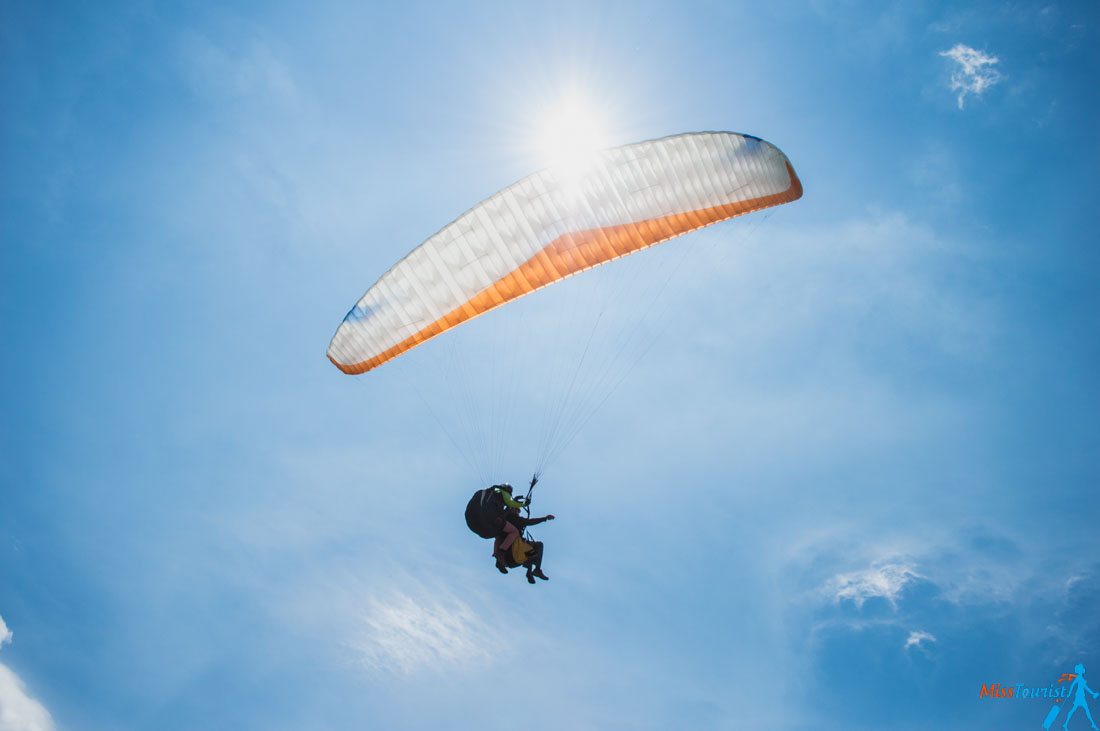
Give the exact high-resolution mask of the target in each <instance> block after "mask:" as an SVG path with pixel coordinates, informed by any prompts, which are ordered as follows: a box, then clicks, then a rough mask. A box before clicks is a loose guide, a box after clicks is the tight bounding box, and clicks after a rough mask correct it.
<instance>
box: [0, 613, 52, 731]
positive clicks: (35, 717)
mask: <svg viewBox="0 0 1100 731" xmlns="http://www.w3.org/2000/svg"><path fill="white" fill-rule="evenodd" d="M11 640H12V631H11V630H9V629H8V625H7V624H6V623H5V622H4V618H3V617H0V646H3V645H5V644H7V643H10V642H11ZM53 728H54V725H53V718H52V717H51V716H50V712H49V711H47V710H46V707H45V706H43V705H42V704H41V703H39V702H38V701H36V700H35V699H34V698H31V696H30V695H29V694H28V693H27V688H26V686H25V685H24V684H23V681H22V680H21V679H20V678H19V676H18V675H16V674H15V673H14V672H12V670H11V668H9V667H8V666H7V665H4V664H3V663H0V730H2V731H51V729H53Z"/></svg>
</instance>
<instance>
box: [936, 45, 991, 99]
mask: <svg viewBox="0 0 1100 731" xmlns="http://www.w3.org/2000/svg"><path fill="white" fill-rule="evenodd" d="M940 55H941V56H944V57H946V58H949V59H951V60H952V61H954V62H955V67H954V69H953V70H952V71H951V90H952V91H955V92H958V102H959V109H962V108H963V105H964V104H965V102H966V97H967V96H968V95H970V94H973V95H974V96H981V95H982V94H984V93H985V91H986V90H987V89H989V87H991V86H993V85H994V84H996V83H997V82H998V81H1000V80H1001V74H1000V72H999V71H997V69H996V68H995V66H996V65H997V64H999V63H1000V62H1001V60H1000V59H999V58H997V57H996V56H993V55H990V54H988V53H985V52H984V51H979V50H978V49H976V48H971V47H970V46H967V45H965V44H962V43H956V44H955V45H954V46H953V47H952V48H950V49H948V50H946V51H941V52H940Z"/></svg>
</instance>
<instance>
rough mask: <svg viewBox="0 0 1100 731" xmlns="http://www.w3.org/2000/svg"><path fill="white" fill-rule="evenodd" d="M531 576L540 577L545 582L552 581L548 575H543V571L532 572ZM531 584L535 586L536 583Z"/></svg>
mask: <svg viewBox="0 0 1100 731" xmlns="http://www.w3.org/2000/svg"><path fill="white" fill-rule="evenodd" d="M531 574H534V575H535V576H537V577H539V578H540V579H542V580H543V581H550V577H549V576H547V575H546V574H544V573H542V569H535V570H534V571H532V572H531ZM531 574H528V576H530V575H531ZM531 583H532V584H533V583H535V582H533V581H532V582H531Z"/></svg>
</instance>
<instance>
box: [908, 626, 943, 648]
mask: <svg viewBox="0 0 1100 731" xmlns="http://www.w3.org/2000/svg"><path fill="white" fill-rule="evenodd" d="M935 641H936V638H935V636H934V635H933V634H932V633H931V632H925V631H924V630H920V629H917V630H913V631H911V632H910V633H909V637H908V639H906V640H905V647H903V648H902V649H904V650H908V649H909V648H911V647H915V648H917V649H918V650H919V649H922V648H923V647H924V644H925V643H927V642H935Z"/></svg>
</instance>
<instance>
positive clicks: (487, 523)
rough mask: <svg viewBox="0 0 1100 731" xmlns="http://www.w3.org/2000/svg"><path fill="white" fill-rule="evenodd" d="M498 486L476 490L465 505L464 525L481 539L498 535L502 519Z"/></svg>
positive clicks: (501, 504) (501, 503)
mask: <svg viewBox="0 0 1100 731" xmlns="http://www.w3.org/2000/svg"><path fill="white" fill-rule="evenodd" d="M499 487H500V485H493V486H492V487H486V488H485V489H483V490H478V491H477V492H475V493H474V496H473V497H472V498H470V502H468V503H466V525H467V526H468V527H469V528H470V530H472V531H473V532H474V533H477V534H478V535H479V536H481V537H482V538H496V536H497V534H498V533H500V519H501V518H502V517H504V509H505V506H504V498H502V497H501V496H500V492H499V491H498V488H499Z"/></svg>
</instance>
